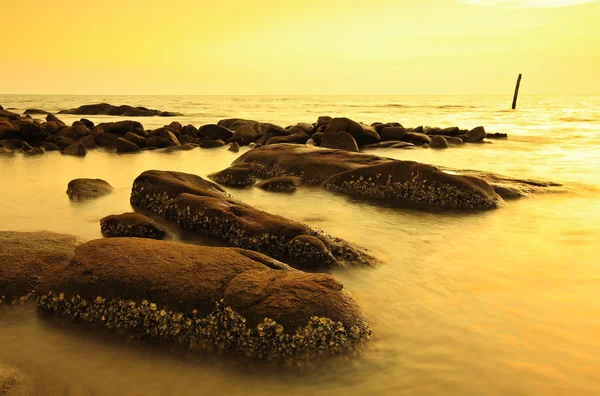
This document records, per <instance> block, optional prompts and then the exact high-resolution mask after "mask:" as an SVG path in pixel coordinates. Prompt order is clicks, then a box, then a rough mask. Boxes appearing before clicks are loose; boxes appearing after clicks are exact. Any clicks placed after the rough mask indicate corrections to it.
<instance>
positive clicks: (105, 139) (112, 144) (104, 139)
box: [96, 132, 120, 149]
mask: <svg viewBox="0 0 600 396" xmlns="http://www.w3.org/2000/svg"><path fill="white" fill-rule="evenodd" d="M119 137H120V136H119V135H117V134H114V133H106V132H102V133H100V134H99V135H98V136H96V143H97V144H98V146H100V147H105V148H109V149H116V148H117V139H119Z"/></svg>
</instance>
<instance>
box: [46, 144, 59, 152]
mask: <svg viewBox="0 0 600 396" xmlns="http://www.w3.org/2000/svg"><path fill="white" fill-rule="evenodd" d="M42 147H43V148H44V150H46V151H60V147H58V145H57V144H55V143H51V142H44V143H43V144H42Z"/></svg>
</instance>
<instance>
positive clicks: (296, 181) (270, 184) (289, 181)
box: [256, 176, 302, 192]
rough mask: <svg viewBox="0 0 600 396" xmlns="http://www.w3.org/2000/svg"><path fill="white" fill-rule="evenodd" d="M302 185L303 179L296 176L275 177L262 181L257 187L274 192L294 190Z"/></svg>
mask: <svg viewBox="0 0 600 396" xmlns="http://www.w3.org/2000/svg"><path fill="white" fill-rule="evenodd" d="M300 185H302V179H300V178H299V177H294V176H281V177H273V178H271V179H268V180H265V181H262V182H260V183H258V184H257V185H256V187H258V188H261V189H263V190H267V191H274V192H294V191H296V189H297V188H298V187H299V186H300Z"/></svg>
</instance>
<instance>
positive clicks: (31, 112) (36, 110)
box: [23, 109, 50, 115]
mask: <svg viewBox="0 0 600 396" xmlns="http://www.w3.org/2000/svg"><path fill="white" fill-rule="evenodd" d="M23 114H25V115H26V114H44V115H47V114H50V113H49V112H47V111H46V110H40V109H27V110H25V111H24V112H23Z"/></svg>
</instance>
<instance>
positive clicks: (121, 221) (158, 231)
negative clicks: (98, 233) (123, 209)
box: [100, 212, 167, 239]
mask: <svg viewBox="0 0 600 396" xmlns="http://www.w3.org/2000/svg"><path fill="white" fill-rule="evenodd" d="M100 229H101V230H102V233H103V234H104V235H105V236H107V237H137V238H150V239H163V238H164V237H165V236H166V235H167V231H166V230H165V229H164V228H163V227H161V226H160V225H159V224H158V223H157V222H156V221H154V220H153V219H152V218H150V217H148V216H146V215H143V214H141V213H135V212H128V213H123V214H120V215H110V216H106V217H104V218H102V219H100Z"/></svg>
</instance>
